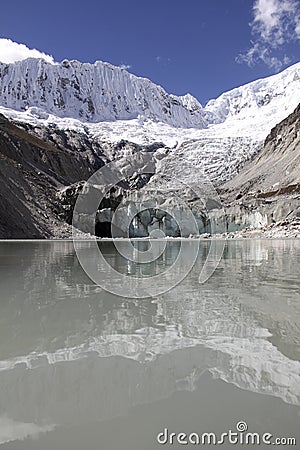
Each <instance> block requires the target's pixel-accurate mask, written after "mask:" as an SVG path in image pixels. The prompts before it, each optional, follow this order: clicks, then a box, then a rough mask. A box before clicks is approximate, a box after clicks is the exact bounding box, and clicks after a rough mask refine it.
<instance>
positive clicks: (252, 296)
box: [0, 241, 300, 426]
mask: <svg viewBox="0 0 300 450" xmlns="http://www.w3.org/2000/svg"><path fill="white" fill-rule="evenodd" d="M11 245H14V246H16V245H17V244H8V243H7V244H5V245H3V244H2V247H1V248H2V261H5V267H6V269H5V272H6V277H4V276H2V270H3V275H4V266H3V265H2V266H1V279H2V280H4V281H3V283H2V284H3V290H2V302H1V306H0V370H1V371H0V405H1V410H0V416H1V414H2V412H4V410H3V408H4V405H5V412H6V414H7V415H8V416H9V417H11V418H13V419H14V420H16V421H27V422H32V423H38V424H40V425H41V426H43V425H45V424H46V425H50V424H51V425H52V424H53V423H56V424H67V423H68V424H72V423H77V422H79V421H82V420H84V421H85V420H86V421H88V420H91V418H92V417H93V419H95V420H97V419H99V420H100V419H104V418H109V417H113V416H115V415H117V414H122V413H123V412H125V411H127V410H128V409H129V408H130V407H131V406H133V405H137V404H142V403H149V402H152V401H155V400H158V399H162V398H166V397H168V396H170V395H171V394H172V393H173V392H174V391H176V390H180V389H185V390H186V389H188V390H193V389H194V385H195V382H197V379H198V378H199V376H200V374H201V373H202V372H203V371H204V370H207V369H208V370H210V371H211V372H212V373H213V375H214V376H216V377H218V378H221V379H223V380H225V381H227V382H229V383H234V384H236V385H237V386H238V387H240V388H242V389H246V390H250V391H252V392H260V393H267V394H270V395H272V396H276V397H280V398H282V399H283V400H284V401H286V402H288V403H293V404H300V362H299V353H298V352H299V339H300V332H299V323H300V320H299V319H300V303H299V280H298V273H297V267H298V265H297V264H295V262H297V261H298V260H299V256H300V252H299V247H300V243H299V242H296V241H269V242H263V241H248V242H242V243H238V242H228V243H227V246H226V249H225V253H224V259H223V260H222V262H221V264H220V266H219V268H218V269H217V271H216V273H215V275H214V276H213V277H212V278H211V279H210V280H209V281H208V282H207V283H205V284H204V285H199V284H198V282H197V280H198V270H199V265H200V264H201V261H199V265H198V266H196V267H195V270H194V271H193V272H192V273H191V274H190V275H189V277H188V278H187V280H186V281H184V282H183V283H182V284H181V285H179V286H178V287H177V288H175V289H173V290H172V291H170V292H169V293H167V294H164V295H163V296H161V297H159V298H156V299H152V300H150V299H145V300H136V301H133V300H129V299H122V298H118V297H114V296H112V295H110V294H107V293H105V292H104V291H102V290H101V289H100V288H98V287H96V286H94V285H91V284H90V283H89V280H88V278H87V277H86V276H85V275H84V273H83V272H82V270H81V268H80V266H78V262H77V259H76V257H75V255H74V252H73V249H72V243H67V242H65V243H58V242H52V243H49V242H48V243H46V242H45V243H35V244H33V245H31V244H28V243H26V244H22V246H21V247H20V252H19V257H18V259H17V260H15V259H14V258H13V256H12V255H13V253H15V250H14V252H13V251H12V248H14V247H11ZM83 245H84V244H83ZM86 245H89V244H88V243H86ZM191 245H192V244H191ZM201 245H202V247H203V252H205V246H207V245H209V244H208V243H206V242H204V243H203V244H201ZM25 246H27V247H25ZM187 256H188V255H187ZM9 262H11V265H10V269H8V268H7V267H8V263H9ZM115 263H116V264H117V262H115ZM197 269H198V270H197ZM41 274H42V275H43V276H40V275H41ZM73 280H77V282H76V283H77V284H75V283H74V281H73ZM287 283H289V285H288V284H287ZM270 291H271V294H270ZM225 292H226V293H225ZM271 335H272V336H271ZM272 342H273V343H272ZM274 344H276V346H275V345H274ZM287 345H288V347H289V353H287V354H286V355H284V353H283V352H284V351H285V349H286V347H287ZM22 355H23V356H22ZM70 411H72V414H71V415H70Z"/></svg>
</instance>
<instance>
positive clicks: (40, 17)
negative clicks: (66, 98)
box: [0, 0, 300, 104]
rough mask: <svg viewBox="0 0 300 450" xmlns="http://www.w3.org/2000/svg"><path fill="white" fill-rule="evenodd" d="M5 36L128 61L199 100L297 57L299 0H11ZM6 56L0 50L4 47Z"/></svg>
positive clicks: (62, 51) (2, 26) (63, 54)
mask: <svg viewBox="0 0 300 450" xmlns="http://www.w3.org/2000/svg"><path fill="white" fill-rule="evenodd" d="M0 30H1V37H3V38H9V39H11V40H13V41H16V42H19V43H24V44H26V46H28V47H30V48H36V49H38V50H41V51H43V52H45V53H47V54H50V55H52V56H53V58H54V60H55V61H61V60H63V59H78V60H80V61H88V62H94V61H95V60H97V59H100V60H102V61H108V62H111V63H112V64H115V65H121V64H124V65H128V66H130V67H129V68H128V70H129V71H130V72H132V73H134V74H136V75H139V76H145V77H147V78H150V79H151V80H152V81H154V82H155V83H157V84H160V85H161V86H163V87H164V88H165V89H166V90H167V91H168V92H170V93H174V94H178V95H181V94H185V93H186V92H190V93H191V94H193V95H194V96H195V97H197V98H198V99H199V100H200V102H201V103H202V104H205V103H206V101H207V100H208V99H210V98H215V97H217V96H218V95H219V94H220V93H222V92H224V91H226V90H229V89H232V88H234V87H236V86H239V85H242V84H245V83H247V82H249V81H252V80H254V79H257V78H261V77H265V76H269V75H271V74H273V73H276V72H278V71H279V70H282V69H283V68H284V67H287V66H288V65H291V64H293V63H295V62H297V61H298V60H299V54H300V52H299V43H300V40H299V38H300V3H299V0H209V1H206V0H185V1H182V0H181V1H178V0H151V1H145V0H144V1H143V0H126V1H125V0H111V1H110V2H109V1H107V0H105V1H103V0H95V1H91V0H85V1H81V2H76V1H75V0H74V1H69V0H59V1H58V0H51V2H43V1H41V0H30V2H26V1H24V0H23V1H20V0H14V1H11V2H10V1H8V2H7V1H6V2H3V3H2V4H1V16H0ZM0 59H1V55H0Z"/></svg>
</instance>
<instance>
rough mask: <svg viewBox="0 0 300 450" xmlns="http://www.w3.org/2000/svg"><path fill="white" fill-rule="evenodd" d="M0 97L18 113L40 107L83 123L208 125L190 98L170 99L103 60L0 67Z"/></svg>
mask: <svg viewBox="0 0 300 450" xmlns="http://www.w3.org/2000/svg"><path fill="white" fill-rule="evenodd" d="M0 98H1V100H0V101H1V105H2V106H5V107H8V108H12V109H15V110H17V111H25V110H26V109H28V108H30V107H38V108H40V109H41V110H43V111H44V112H45V113H48V114H54V115H56V116H58V117H71V118H74V119H79V120H82V121H84V122H92V123H95V122H99V121H104V120H108V121H110V120H117V119H123V120H124V119H126V120H128V119H134V118H137V117H138V116H139V115H143V116H145V117H148V118H151V119H154V120H160V121H162V122H165V123H168V124H170V125H173V126H180V127H190V126H195V127H199V128H203V127H205V126H206V125H207V122H206V120H205V114H204V113H203V112H202V107H201V105H200V103H199V102H198V101H197V100H196V99H195V98H193V97H192V96H191V95H187V96H183V97H177V96H175V95H169V94H167V93H166V92H165V91H164V89H163V88H162V87H160V86H157V85H155V84H154V83H152V82H151V81H150V80H148V79H146V78H139V77H137V76H135V75H132V74H130V73H129V72H127V71H126V70H124V69H122V68H120V67H115V66H113V65H111V64H108V63H104V62H101V61H97V62H95V63H94V64H89V63H80V62H78V61H67V60H65V61H63V62H62V63H60V64H51V63H48V62H46V61H45V60H43V59H35V58H29V59H26V60H23V61H17V62H15V63H13V64H3V63H0Z"/></svg>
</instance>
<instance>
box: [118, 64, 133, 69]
mask: <svg viewBox="0 0 300 450" xmlns="http://www.w3.org/2000/svg"><path fill="white" fill-rule="evenodd" d="M119 67H120V69H125V70H128V69H130V68H131V65H130V64H121V65H120V66H119Z"/></svg>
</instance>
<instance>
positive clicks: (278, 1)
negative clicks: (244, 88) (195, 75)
mask: <svg viewBox="0 0 300 450" xmlns="http://www.w3.org/2000/svg"><path fill="white" fill-rule="evenodd" d="M249 25H250V27H251V32H252V35H253V37H254V39H253V41H251V47H250V48H249V49H248V50H247V51H246V52H245V53H240V54H239V55H238V56H237V58H236V61H237V62H239V63H243V62H245V63H246V64H248V65H249V66H253V65H255V64H257V63H259V62H263V63H265V64H266V65H267V66H269V67H270V68H274V69H275V70H276V71H278V70H280V69H281V68H282V66H283V65H286V64H288V63H289V62H291V60H290V58H289V57H288V56H287V55H284V56H282V57H278V56H276V55H275V54H274V52H275V51H276V50H283V49H284V45H285V44H288V43H289V42H292V41H296V40H297V39H300V4H299V1H298V0H255V1H254V4H253V21H252V22H251V23H250V24H249Z"/></svg>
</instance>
